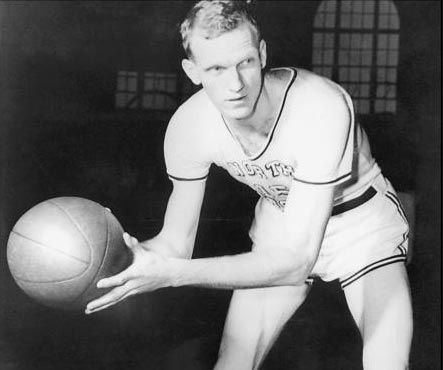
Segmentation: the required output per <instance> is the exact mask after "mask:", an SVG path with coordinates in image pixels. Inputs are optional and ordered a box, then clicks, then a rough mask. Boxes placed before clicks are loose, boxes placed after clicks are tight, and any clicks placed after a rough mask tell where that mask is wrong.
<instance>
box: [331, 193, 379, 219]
mask: <svg viewBox="0 0 443 370" xmlns="http://www.w3.org/2000/svg"><path fill="white" fill-rule="evenodd" d="M375 194H377V190H375V189H374V188H373V187H372V186H370V187H369V188H368V190H366V191H365V192H364V193H363V194H362V195H360V196H358V197H357V198H354V199H351V200H348V201H346V202H344V203H341V204H338V205H336V206H334V208H332V212H331V216H337V215H339V214H341V213H344V212H346V211H350V210H351V209H354V208H357V207H358V206H361V205H362V204H363V203H366V202H367V201H368V200H369V199H371V198H373V197H374V196H375Z"/></svg>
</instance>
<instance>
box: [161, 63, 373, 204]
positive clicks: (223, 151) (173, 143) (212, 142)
mask: <svg viewBox="0 0 443 370" xmlns="http://www.w3.org/2000/svg"><path fill="white" fill-rule="evenodd" d="M280 70H281V69H280ZM283 70H286V71H287V75H288V78H287V82H286V86H285V92H284V94H283V98H282V100H281V102H280V109H279V112H278V115H277V117H276V118H275V121H274V123H273V125H272V128H271V130H270V132H269V134H268V136H267V139H266V142H265V145H264V146H263V147H262V148H261V149H260V150H259V151H258V152H257V153H254V155H252V156H249V155H246V154H245V152H244V151H243V148H242V147H241V145H240V143H239V142H238V141H237V139H236V137H235V135H233V133H232V131H231V129H230V127H229V125H228V124H227V122H225V120H224V119H223V117H222V115H221V114H220V112H219V111H218V110H217V109H216V108H215V106H214V105H213V104H212V103H211V102H210V100H209V98H208V97H207V96H206V94H205V92H204V90H201V91H199V92H198V93H196V94H195V95H194V96H192V97H191V98H190V99H189V100H188V101H186V102H185V103H184V104H183V105H182V106H181V107H180V108H179V109H178V110H177V112H176V113H175V114H174V116H173V117H172V119H171V121H170V123H169V126H168V129H167V133H166V137H165V147H164V148H165V159H166V167H167V172H168V175H169V177H170V178H171V179H175V180H181V181H204V180H205V179H206V177H207V176H208V173H209V168H210V166H211V164H212V163H214V164H216V165H218V166H220V167H223V168H224V169H225V170H227V171H228V172H229V173H230V175H231V176H232V177H234V178H235V179H236V180H238V181H240V182H242V183H245V184H247V185H248V186H250V187H251V188H252V189H254V190H255V191H256V192H257V193H258V194H259V195H260V196H261V197H262V198H264V199H266V200H267V201H269V202H270V203H271V204H273V205H274V206H275V207H277V208H278V209H280V210H283V209H284V206H285V202H286V198H287V195H288V192H289V188H290V186H291V182H292V181H301V182H304V183H310V184H313V185H316V186H334V187H335V200H334V205H338V204H340V203H342V202H344V201H346V200H347V199H349V198H351V197H353V196H355V195H358V194H359V193H362V192H364V190H365V189H367V188H368V187H369V185H370V183H371V181H372V180H373V179H374V178H375V177H376V176H377V175H378V174H379V173H380V169H379V167H378V166H377V164H376V162H375V160H374V159H373V158H372V155H371V152H370V148H369V144H368V140H367V137H366V134H365V133H364V132H363V131H362V129H361V128H360V126H359V125H358V124H357V123H356V122H355V119H354V111H353V106H352V101H351V98H350V97H349V95H348V94H347V93H346V92H345V91H344V90H343V89H342V88H341V87H340V86H338V85H337V84H335V83H334V82H332V81H330V80H327V79H326V78H323V77H320V76H317V75H315V74H313V73H311V72H308V71H305V70H301V69H292V68H284V69H283ZM271 73H272V71H271ZM311 81H312V82H311ZM325 89H326V90H328V91H329V92H332V96H334V99H336V100H337V101H338V102H339V104H343V105H344V106H346V108H347V109H348V111H349V116H348V117H349V122H345V124H346V125H347V126H346V127H348V133H347V138H346V143H345V144H344V145H343V147H342V148H337V150H338V151H339V153H340V160H339V163H338V165H337V166H335V167H334V168H333V169H331V168H324V167H325V166H323V165H322V163H323V159H322V155H323V152H322V148H323V147H324V145H327V142H326V141H325V140H327V138H324V135H323V136H322V135H318V137H319V140H318V141H317V140H315V135H314V136H313V135H312V132H311V133H310V134H309V135H307V134H306V132H307V131H309V127H310V126H309V125H310V121H312V118H311V114H310V111H309V109H311V108H309V109H306V107H303V106H302V104H303V99H302V98H301V97H302V96H312V97H313V98H312V99H311V100H312V101H313V102H314V104H313V105H312V106H313V107H314V108H312V109H318V110H321V109H323V105H322V98H320V99H317V101H318V104H317V105H316V104H315V102H316V98H315V97H316V96H317V95H318V96H324V95H323V94H322V91H324V90H325ZM334 101H335V100H334ZM312 113H315V112H313V111H312ZM324 113H325V117H327V112H324ZM321 124H322V125H323V124H324V125H325V126H324V127H325V129H326V128H327V126H326V125H328V121H327V119H325V120H324V122H322V123H321ZM311 131H312V130H311ZM307 152H309V153H310V154H309V156H308V155H305V153H307Z"/></svg>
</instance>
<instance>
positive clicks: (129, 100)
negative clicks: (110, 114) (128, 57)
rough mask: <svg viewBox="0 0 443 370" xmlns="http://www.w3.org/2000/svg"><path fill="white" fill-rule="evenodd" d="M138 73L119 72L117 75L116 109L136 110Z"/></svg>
mask: <svg viewBox="0 0 443 370" xmlns="http://www.w3.org/2000/svg"><path fill="white" fill-rule="evenodd" d="M137 80H138V73H137V72H128V71H119V72H118V75H117V92H116V94H115V106H116V107H117V108H132V109H133V108H137V103H136V98H137V88H138V81H137Z"/></svg>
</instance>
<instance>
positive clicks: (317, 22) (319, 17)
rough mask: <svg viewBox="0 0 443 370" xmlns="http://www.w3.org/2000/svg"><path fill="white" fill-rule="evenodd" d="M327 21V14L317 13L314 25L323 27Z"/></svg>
mask: <svg viewBox="0 0 443 370" xmlns="http://www.w3.org/2000/svg"><path fill="white" fill-rule="evenodd" d="M324 23H325V15H324V14H323V13H317V14H316V15H315V20H314V26H315V27H318V28H322V27H323V25H324Z"/></svg>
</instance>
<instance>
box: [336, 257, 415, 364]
mask: <svg viewBox="0 0 443 370" xmlns="http://www.w3.org/2000/svg"><path fill="white" fill-rule="evenodd" d="M344 292H345V296H346V300H347V302H348V306H349V309H350V311H351V313H352V316H353V317H354V320H355V322H356V323H357V326H358V328H359V329H360V333H361V335H362V337H363V368H364V369H365V370H372V369H376V370H405V369H408V361H409V350H410V346H411V339H412V306H411V295H410V291H409V283H408V277H407V273H406V268H405V266H404V264H403V263H393V264H391V265H387V266H384V267H381V268H379V269H376V270H374V271H372V272H370V273H368V274H367V275H365V276H363V277H361V278H360V279H359V280H357V281H355V282H353V283H352V284H350V285H348V286H347V287H346V288H345V289H344Z"/></svg>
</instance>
